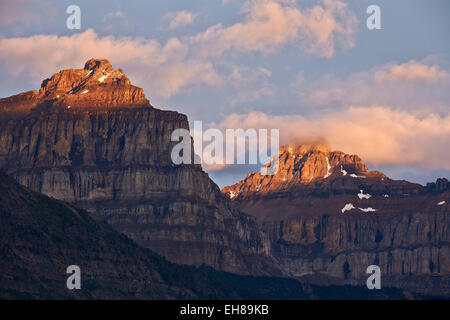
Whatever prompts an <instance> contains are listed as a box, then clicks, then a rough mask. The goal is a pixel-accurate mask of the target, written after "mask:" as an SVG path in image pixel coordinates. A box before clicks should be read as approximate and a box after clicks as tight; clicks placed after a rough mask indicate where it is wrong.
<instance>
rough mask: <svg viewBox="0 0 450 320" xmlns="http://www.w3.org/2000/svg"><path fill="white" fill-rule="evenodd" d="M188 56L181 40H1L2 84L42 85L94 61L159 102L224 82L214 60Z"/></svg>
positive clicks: (91, 36) (89, 36) (83, 36)
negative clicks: (105, 62)
mask: <svg viewBox="0 0 450 320" xmlns="http://www.w3.org/2000/svg"><path fill="white" fill-rule="evenodd" d="M187 53H188V47H187V46H186V45H185V44H183V43H182V42H181V41H180V40H178V39H177V38H172V39H169V40H168V41H167V42H166V43H165V44H161V43H159V42H158V41H156V40H147V39H143V38H129V37H114V36H105V37H100V36H98V35H97V33H96V32H95V31H93V30H92V29H88V30H86V31H85V32H82V33H78V34H74V35H72V36H56V35H37V36H31V37H26V38H6V39H0V62H1V63H2V64H3V65H4V71H5V72H3V73H2V81H3V82H4V81H9V80H13V79H15V78H18V77H22V78H24V79H27V80H31V81H33V82H35V83H39V81H41V80H43V79H44V78H46V77H49V76H50V75H51V74H52V73H54V72H57V71H59V70H61V69H67V68H80V67H82V66H83V63H84V62H85V61H86V60H88V59H90V58H92V57H95V58H106V59H109V60H110V62H111V63H112V64H113V65H115V66H116V68H118V67H121V68H122V69H124V71H125V72H127V74H128V75H129V77H130V78H131V81H132V82H133V83H137V84H138V85H141V86H143V87H144V89H149V90H148V91H149V92H150V93H151V94H152V96H154V97H158V98H166V97H169V96H171V95H173V94H174V93H176V92H178V91H179V90H181V89H183V88H185V87H188V86H191V85H195V84H207V85H211V86H213V85H216V84H217V83H219V82H220V78H219V76H218V75H217V73H216V72H215V70H214V67H213V65H212V64H211V63H210V62H208V61H200V60H197V59H195V58H190V57H189V56H188V54H187Z"/></svg>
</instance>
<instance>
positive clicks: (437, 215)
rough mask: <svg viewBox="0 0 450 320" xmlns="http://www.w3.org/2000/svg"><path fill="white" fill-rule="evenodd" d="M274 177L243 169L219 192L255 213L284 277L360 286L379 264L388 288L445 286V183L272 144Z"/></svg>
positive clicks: (448, 280) (448, 250)
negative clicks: (402, 177) (275, 148)
mask: <svg viewBox="0 0 450 320" xmlns="http://www.w3.org/2000/svg"><path fill="white" fill-rule="evenodd" d="M279 154H280V157H279V159H280V160H279V170H278V172H277V173H276V174H275V175H273V176H270V175H269V176H264V175H261V174H259V173H254V174H249V175H248V176H247V178H245V179H244V180H242V181H240V182H238V183H237V184H235V185H233V186H229V187H225V188H224V189H223V190H222V192H223V193H224V194H225V195H227V196H228V197H230V198H231V199H232V202H233V204H234V205H235V206H236V207H237V208H239V210H241V211H243V212H246V213H248V214H250V215H252V216H253V217H255V218H256V219H257V220H258V221H259V222H260V224H261V226H262V229H263V230H264V231H265V232H266V234H267V237H268V241H269V242H270V243H271V254H272V256H273V257H274V258H275V260H276V261H278V262H279V263H280V267H281V269H282V270H283V272H284V273H285V274H288V275H290V276H293V277H299V278H302V279H308V281H313V282H314V281H315V282H318V283H330V282H331V283H338V284H342V283H363V282H364V279H367V276H366V273H365V272H366V268H367V267H368V266H369V265H372V264H375V265H379V266H380V268H381V272H382V279H383V281H384V283H385V284H386V285H394V286H399V287H403V288H409V289H412V290H415V291H422V292H428V293H430V292H434V293H438V294H442V295H448V294H449V292H450V269H449V267H448V266H449V259H450V219H449V213H450V211H449V206H448V204H449V200H450V188H449V182H448V180H447V179H439V180H438V181H437V182H436V183H430V184H428V185H427V186H426V187H423V186H421V185H417V184H413V183H409V182H406V181H394V180H391V179H389V178H388V177H386V176H385V175H384V174H382V173H380V172H370V171H368V170H367V166H366V165H365V164H364V162H363V161H362V160H361V159H360V158H359V157H358V156H355V155H346V154H344V153H342V152H339V151H331V150H330V149H329V147H323V146H321V145H320V146H315V145H313V146H311V145H301V146H284V147H282V148H280V152H279Z"/></svg>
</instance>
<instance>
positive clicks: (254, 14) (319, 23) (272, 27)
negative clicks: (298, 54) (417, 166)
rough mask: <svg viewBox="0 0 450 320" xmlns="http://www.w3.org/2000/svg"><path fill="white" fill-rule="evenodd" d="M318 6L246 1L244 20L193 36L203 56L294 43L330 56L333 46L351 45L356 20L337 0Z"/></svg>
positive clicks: (324, 0) (270, 0)
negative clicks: (304, 7) (309, 6)
mask: <svg viewBox="0 0 450 320" xmlns="http://www.w3.org/2000/svg"><path fill="white" fill-rule="evenodd" d="M320 3H321V4H320V5H315V6H314V7H311V8H307V9H304V10H301V9H299V8H298V7H297V5H296V3H295V1H282V0H278V1H277V0H257V1H247V2H246V3H245V5H244V7H243V9H242V12H243V13H244V14H245V18H244V21H243V22H239V23H236V24H233V25H231V26H228V27H224V26H222V25H221V24H217V25H214V26H212V27H210V28H208V29H207V30H206V31H204V32H202V33H199V34H198V35H196V36H195V37H193V40H194V41H193V42H194V43H196V44H197V45H198V46H199V47H200V50H199V52H200V53H201V54H202V55H203V56H219V55H221V54H223V53H224V52H227V51H232V52H235V51H237V52H253V51H257V52H263V53H272V52H273V51H274V50H276V49H278V48H280V47H282V46H284V45H286V44H296V45H298V46H300V47H301V48H303V49H305V50H306V51H307V52H309V53H313V54H317V55H319V56H320V57H324V58H330V57H332V56H333V55H334V53H335V50H336V47H337V46H341V47H343V48H351V47H352V46H353V45H354V31H355V28H356V23H357V19H356V17H355V15H354V14H353V12H351V11H350V10H349V9H348V8H347V5H346V4H345V3H343V2H341V1H338V0H322V1H320Z"/></svg>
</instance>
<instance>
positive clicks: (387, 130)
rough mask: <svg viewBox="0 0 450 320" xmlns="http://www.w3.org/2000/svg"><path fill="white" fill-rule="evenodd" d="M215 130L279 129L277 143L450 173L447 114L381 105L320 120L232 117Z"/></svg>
mask: <svg viewBox="0 0 450 320" xmlns="http://www.w3.org/2000/svg"><path fill="white" fill-rule="evenodd" d="M218 127H219V128H222V129H223V130H224V129H225V128H243V129H248V128H256V129H259V128H268V129H271V128H273V129H280V140H281V141H280V143H281V144H287V143H290V142H292V141H296V140H303V141H305V140H306V141H311V140H317V139H325V140H327V141H328V142H329V143H330V145H331V146H332V148H333V149H337V150H341V151H343V152H346V153H351V154H358V155H359V156H361V158H362V159H363V160H365V161H367V162H369V163H371V164H373V165H414V166H421V167H427V168H434V169H436V168H444V169H450V115H448V114H447V115H446V116H441V115H438V114H433V113H432V114H428V115H426V116H421V115H415V114H413V113H411V112H407V111H401V110H394V109H391V108H389V107H385V106H371V107H359V108H355V107H351V108H348V109H346V110H344V111H340V112H335V113H329V114H326V115H323V116H315V117H308V118H307V117H304V116H300V115H278V116H276V115H275V116H271V115H268V114H265V113H261V112H251V113H248V114H231V115H229V116H228V117H226V118H225V119H224V120H223V121H222V122H221V123H219V124H218Z"/></svg>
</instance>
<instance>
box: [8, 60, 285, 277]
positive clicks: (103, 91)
mask: <svg viewBox="0 0 450 320" xmlns="http://www.w3.org/2000/svg"><path fill="white" fill-rule="evenodd" d="M86 90H88V92H87V93H85V91H86ZM31 95H32V96H33V97H34V98H30V96H29V94H27V93H26V94H25V96H26V97H25V96H24V95H23V94H21V95H17V96H13V97H10V98H5V99H0V110H6V111H0V119H1V120H0V168H3V169H4V170H5V171H6V172H7V174H9V175H11V176H12V177H14V179H16V180H17V181H18V182H19V183H21V184H22V185H24V186H26V187H28V188H30V189H32V190H34V191H37V192H41V193H44V194H46V195H49V196H51V197H54V198H57V199H60V200H64V201H68V202H70V203H71V204H74V205H76V206H78V207H80V208H83V209H86V210H88V211H89V212H91V213H93V214H95V215H97V216H100V217H102V218H104V219H105V220H106V221H107V222H109V223H110V224H111V225H112V226H113V227H115V228H116V229H117V230H119V231H120V232H123V233H125V234H126V235H128V236H129V237H131V238H132V239H133V240H135V241H137V242H138V243H139V244H140V245H142V246H145V247H148V248H152V249H153V250H155V251H157V252H158V253H160V254H162V255H164V256H165V257H167V258H168V259H169V260H171V261H174V262H178V263H184V264H202V263H206V264H208V265H210V266H213V267H215V268H218V269H221V270H226V271H232V272H239V273H244V274H280V273H279V272H277V269H276V266H274V265H273V262H272V259H271V258H270V257H269V256H268V253H267V251H266V248H265V243H264V241H263V236H262V235H261V233H260V232H259V231H258V227H257V225H256V224H255V222H254V220H253V219H251V218H250V217H249V216H247V215H245V214H241V213H240V212H238V211H236V210H234V209H232V208H230V207H229V201H228V200H227V199H226V197H224V196H223V195H222V194H221V193H220V189H219V188H218V187H217V185H216V184H215V183H214V182H213V181H212V180H211V179H209V177H208V175H207V174H206V173H205V172H203V171H202V169H201V166H200V165H194V164H193V165H174V164H173V162H172V160H171V158H170V155H171V150H172V147H173V146H174V145H175V144H176V143H177V142H172V141H171V134H172V132H173V131H174V130H175V129H178V128H184V129H188V120H187V117H186V116H185V115H183V114H179V113H177V112H172V111H163V110H159V109H156V108H154V107H152V106H151V105H150V104H149V102H148V100H147V99H146V98H145V96H144V95H143V93H142V89H140V88H137V87H134V86H132V85H130V83H129V80H128V79H127V78H126V76H125V75H124V74H123V72H122V71H120V69H119V70H118V71H116V70H114V69H113V68H112V67H111V65H110V64H109V62H107V61H106V60H89V61H88V62H87V63H86V65H85V67H84V69H81V70H64V71H61V72H59V73H57V74H55V75H53V76H52V77H51V78H50V79H47V80H44V81H43V83H42V87H41V89H40V90H39V93H32V94H31ZM69 104H70V108H68V105H69ZM24 106H27V107H26V108H25V107H24ZM191 156H192V157H193V156H194V155H193V154H192V155H191Z"/></svg>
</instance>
